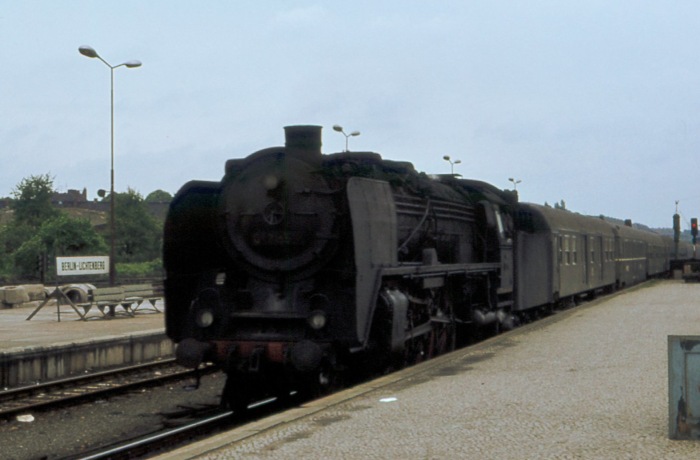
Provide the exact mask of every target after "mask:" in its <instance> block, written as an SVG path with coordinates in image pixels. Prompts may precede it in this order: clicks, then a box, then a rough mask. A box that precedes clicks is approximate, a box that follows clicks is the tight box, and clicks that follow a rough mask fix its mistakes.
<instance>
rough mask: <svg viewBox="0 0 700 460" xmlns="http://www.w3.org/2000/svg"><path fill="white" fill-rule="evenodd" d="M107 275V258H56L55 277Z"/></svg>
mask: <svg viewBox="0 0 700 460" xmlns="http://www.w3.org/2000/svg"><path fill="white" fill-rule="evenodd" d="M105 273H109V256H81V257H56V275H58V276H76V275H102V274H105Z"/></svg>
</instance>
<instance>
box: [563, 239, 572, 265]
mask: <svg viewBox="0 0 700 460" xmlns="http://www.w3.org/2000/svg"><path fill="white" fill-rule="evenodd" d="M564 264H566V265H571V251H570V249H569V235H564Z"/></svg>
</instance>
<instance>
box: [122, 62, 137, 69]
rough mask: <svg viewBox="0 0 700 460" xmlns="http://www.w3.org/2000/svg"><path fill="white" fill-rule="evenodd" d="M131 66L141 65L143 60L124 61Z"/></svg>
mask: <svg viewBox="0 0 700 460" xmlns="http://www.w3.org/2000/svg"><path fill="white" fill-rule="evenodd" d="M124 65H125V66H127V67H129V68H134V67H141V61H129V62H125V63H124Z"/></svg>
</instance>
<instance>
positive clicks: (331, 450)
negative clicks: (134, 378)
mask: <svg viewBox="0 0 700 460" xmlns="http://www.w3.org/2000/svg"><path fill="white" fill-rule="evenodd" d="M699 298H700V284H685V283H683V282H680V281H662V282H653V283H650V284H646V285H644V286H641V287H637V288H633V289H630V290H627V291H624V292H622V293H618V294H617V295H614V296H610V297H607V298H604V299H600V300H598V301H595V302H592V303H589V304H586V305H583V306H580V307H578V308H576V309H572V310H567V311H565V312H562V313H559V314H557V315H555V316H552V317H549V318H546V319H544V320H541V321H539V322H537V323H534V324H531V325H528V326H525V327H522V328H519V329H516V330H515V331H512V332H509V333H506V334H502V335H500V336H498V337H495V338H492V339H489V340H487V341H485V342H483V343H481V344H478V345H476V346H473V347H470V348H468V349H463V350H458V351H456V352H454V353H451V354H449V355H446V356H443V357H440V358H437V359H435V360H432V361H429V362H427V363H424V364H421V365H419V366H415V367H413V368H410V369H406V370H403V371H401V372H397V373H394V374H392V375H388V376H385V377H383V378H381V379H378V380H375V381H373V382H369V383H367V384H364V385H360V386H358V387H355V388H351V389H349V390H346V391H344V392H341V393H338V394H335V395H332V396H329V397H327V398H324V399H321V400H318V401H314V402H311V403H308V404H306V405H304V406H301V407H298V408H294V409H292V410H289V411H286V412H284V413H280V414H276V415H274V416H271V417H268V418H266V419H263V420H261V421H258V422H256V423H253V424H250V425H247V426H243V427H241V428H238V429H236V430H232V431H230V432H227V433H224V434H221V435H219V436H216V437H213V438H211V439H208V440H205V441H202V442H199V443H195V444H192V445H191V446H188V447H185V448H182V449H180V450H177V451H175V452H170V453H168V454H166V455H163V456H162V457H161V458H164V459H165V458H167V459H189V458H205V459H227V458H251V459H252V458H255V459H283V458H285V459H286V458H290V459H292V458H304V459H329V458H333V459H336V458H337V459H341V458H342V459H404V458H416V459H465V458H479V459H661V458H664V459H696V458H700V443H699V442H697V441H672V440H669V439H668V391H667V379H668V369H667V336H668V335H699V334H700V300H698V299H699Z"/></svg>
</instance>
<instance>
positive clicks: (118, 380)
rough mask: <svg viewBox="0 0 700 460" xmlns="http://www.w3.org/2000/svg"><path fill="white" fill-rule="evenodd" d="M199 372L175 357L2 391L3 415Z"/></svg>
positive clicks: (84, 399)
mask: <svg viewBox="0 0 700 460" xmlns="http://www.w3.org/2000/svg"><path fill="white" fill-rule="evenodd" d="M207 371H208V369H201V370H199V371H198V372H207ZM195 375H196V374H195V372H194V371H192V370H183V368H182V367H180V366H178V365H176V364H175V360H174V359H167V360H161V361H157V362H153V363H146V364H140V365H136V366H129V367H125V368H119V369H113V370H108V371H102V372H95V373H90V374H85V375H81V376H76V377H70V378H67V379H61V380H56V381H51V382H46V383H41V384H37V385H31V386H25V387H20V388H16V389H11V390H5V391H2V392H0V418H9V417H13V416H19V415H22V414H25V413H29V412H33V411H37V410H50V409H51V408H54V407H59V406H63V405H68V404H77V403H81V402H84V401H89V400H92V399H95V398H106V397H109V396H112V395H117V394H121V393H124V392H127V391H132V390H134V389H136V388H143V387H148V386H153V385H159V384H162V383H164V382H167V381H170V380H177V379H184V378H188V377H192V376H195Z"/></svg>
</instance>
